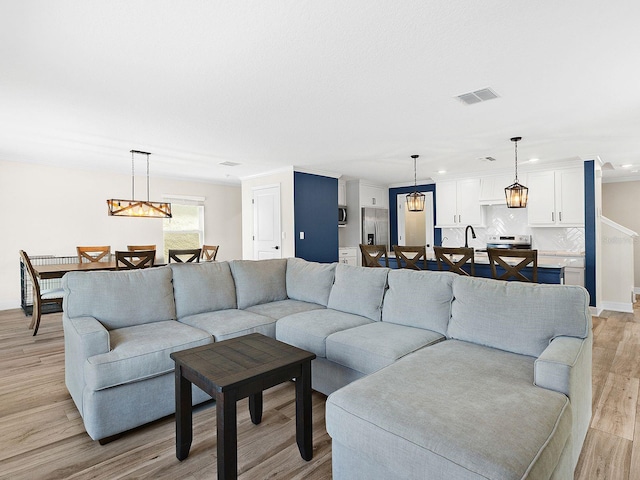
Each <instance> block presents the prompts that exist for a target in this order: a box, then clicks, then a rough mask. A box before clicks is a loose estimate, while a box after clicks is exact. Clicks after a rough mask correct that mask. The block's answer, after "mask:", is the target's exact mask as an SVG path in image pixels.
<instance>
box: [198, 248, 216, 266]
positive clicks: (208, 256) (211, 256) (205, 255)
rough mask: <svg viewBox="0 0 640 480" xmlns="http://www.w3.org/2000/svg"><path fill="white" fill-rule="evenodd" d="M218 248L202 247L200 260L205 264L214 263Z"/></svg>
mask: <svg viewBox="0 0 640 480" xmlns="http://www.w3.org/2000/svg"><path fill="white" fill-rule="evenodd" d="M219 247H220V246H219V245H202V255H201V257H200V258H202V260H205V261H207V262H215V261H216V256H217V255H218V248H219Z"/></svg>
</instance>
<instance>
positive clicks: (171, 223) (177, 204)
mask: <svg viewBox="0 0 640 480" xmlns="http://www.w3.org/2000/svg"><path fill="white" fill-rule="evenodd" d="M165 200H166V201H170V202H171V215H172V218H165V219H164V220H163V221H162V222H163V225H162V236H163V242H164V258H169V249H185V248H201V247H202V244H203V243H204V198H202V197H173V196H165Z"/></svg>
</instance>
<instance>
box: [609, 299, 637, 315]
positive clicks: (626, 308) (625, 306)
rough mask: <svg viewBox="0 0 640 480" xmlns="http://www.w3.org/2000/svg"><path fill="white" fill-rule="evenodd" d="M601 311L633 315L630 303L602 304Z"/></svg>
mask: <svg viewBox="0 0 640 480" xmlns="http://www.w3.org/2000/svg"><path fill="white" fill-rule="evenodd" d="M602 309H603V310H611V311H613V312H624V313H633V303H631V302H602Z"/></svg>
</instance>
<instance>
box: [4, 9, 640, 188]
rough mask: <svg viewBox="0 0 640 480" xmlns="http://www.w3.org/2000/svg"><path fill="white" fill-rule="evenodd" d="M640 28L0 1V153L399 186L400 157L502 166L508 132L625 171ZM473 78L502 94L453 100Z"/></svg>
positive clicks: (214, 177)
mask: <svg viewBox="0 0 640 480" xmlns="http://www.w3.org/2000/svg"><path fill="white" fill-rule="evenodd" d="M639 18H640V2H638V1H637V0H615V1H612V2H602V1H601V0H566V1H561V2H558V1H556V0H554V1H552V0H541V1H530V0H512V1H508V2H507V1H504V0H503V1H495V0H486V1H482V2H476V1H469V0H466V1H461V0H440V1H435V0H411V1H410V0H387V1H384V0H357V1H356V0H349V1H345V0H317V1H313V2H312V1H301V0H273V1H257V0H256V1H251V2H249V1H239V0H228V1H218V0H199V1H196V0H191V1H188V2H187V1H177V0H145V1H141V0H120V1H105V0H102V1H97V0H75V1H71V0H55V1H54V0H42V1H33V0H3V1H2V2H0V159H3V160H10V161H24V162H36V163H47V164H53V165H61V166H72V167H79V168H87V169H94V170H108V171H117V172H122V173H128V172H130V168H131V163H130V162H131V158H130V154H129V150H131V149H138V150H145V151H149V152H151V153H152V156H151V171H152V175H162V176H172V177H176V178H197V179H201V180H206V181H222V182H235V183H237V182H238V179H239V178H241V177H245V176H249V175H254V174H258V173H261V172H266V171H273V170H277V169H280V168H282V167H284V166H287V165H295V166H298V167H302V168H305V169H310V170H313V171H320V172H327V173H335V174H342V175H345V176H348V177H359V178H365V179H368V180H372V181H375V182H379V183H383V184H398V183H402V182H405V183H407V182H412V181H413V168H412V167H413V165H412V160H411V158H410V155H411V154H420V159H419V160H418V178H419V179H427V178H433V179H438V178H441V175H439V174H438V173H437V172H438V171H439V170H441V169H444V170H446V171H447V172H448V175H455V174H459V173H460V172H466V173H483V174H486V173H491V172H501V173H504V172H505V171H511V170H512V169H513V158H514V152H513V144H512V143H511V142H510V141H509V138H510V137H513V136H516V135H518V136H522V137H523V140H522V141H521V142H520V143H519V144H518V154H519V155H518V158H519V164H520V166H521V168H522V169H523V170H526V169H527V163H526V161H527V160H528V159H530V158H532V157H536V158H539V159H540V160H539V163H538V165H543V164H544V163H556V162H569V161H571V160H577V159H584V160H587V159H594V158H596V156H597V157H599V158H600V159H601V161H602V162H609V163H610V164H611V165H613V167H614V170H605V177H606V178H614V177H622V178H626V179H630V178H634V177H637V179H640V176H639V175H638V173H636V172H632V171H633V170H638V169H640V128H639V127H640V88H639V87H638V85H639V77H640V61H639V59H638V55H639V53H638V52H640V28H639V27H638V19H639ZM484 87H491V88H492V89H493V90H495V91H496V92H497V93H498V95H499V96H500V98H498V99H495V100H490V101H487V102H483V103H479V104H476V105H471V106H467V105H464V104H463V103H462V102H460V101H459V100H457V99H455V98H454V97H455V96H456V95H459V94H462V93H465V92H469V91H473V90H478V89H481V88H484ZM487 156H491V157H494V158H496V161H495V162H487V161H481V160H479V159H480V158H483V157H487ZM224 161H232V162H238V163H240V164H241V165H240V166H236V167H227V166H221V165H219V164H220V163H221V162H224ZM626 164H630V165H633V166H632V167H626V168H623V167H622V165H626Z"/></svg>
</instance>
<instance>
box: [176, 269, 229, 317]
mask: <svg viewBox="0 0 640 480" xmlns="http://www.w3.org/2000/svg"><path fill="white" fill-rule="evenodd" d="M171 269H172V270H173V294H174V296H175V299H176V314H177V316H178V318H184V317H187V316H189V315H196V314H198V313H204V312H215V311H217V310H227V309H229V308H236V286H235V284H234V283H233V277H232V276H231V269H230V268H229V263H228V262H202V263H172V264H171Z"/></svg>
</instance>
